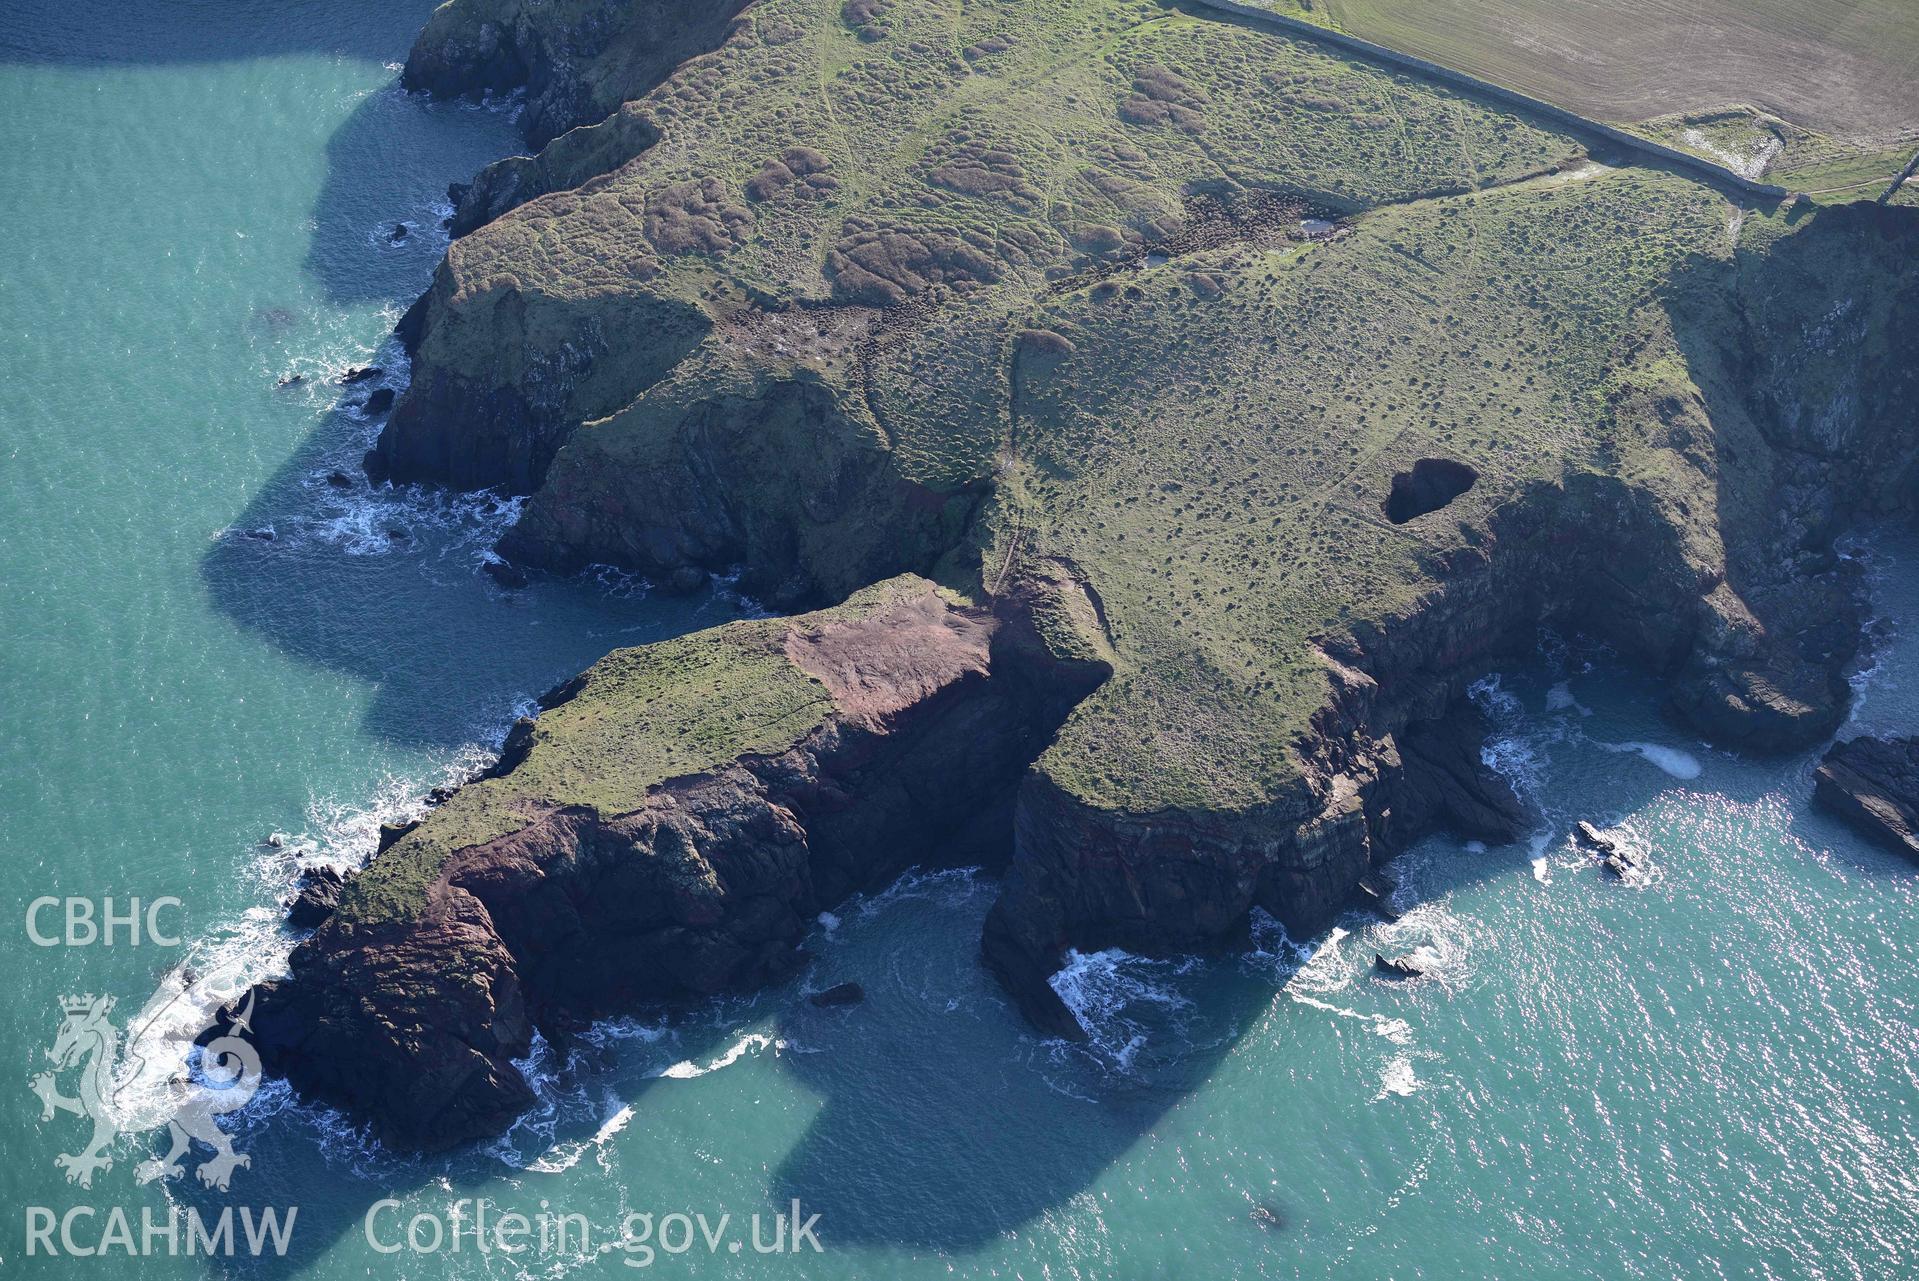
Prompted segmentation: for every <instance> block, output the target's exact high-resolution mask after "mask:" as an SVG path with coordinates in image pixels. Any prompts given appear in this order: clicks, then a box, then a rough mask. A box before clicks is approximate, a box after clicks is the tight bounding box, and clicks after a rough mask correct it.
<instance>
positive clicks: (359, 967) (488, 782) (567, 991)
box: [256, 579, 1103, 1148]
mask: <svg viewBox="0 0 1919 1281" xmlns="http://www.w3.org/2000/svg"><path fill="white" fill-rule="evenodd" d="M729 672H730V673H733V674H735V675H739V674H741V673H750V675H749V676H747V677H746V679H748V680H749V681H750V683H749V684H747V685H743V686H742V687H740V688H739V689H737V690H732V691H729V688H728V686H729V681H728V673H729ZM1102 675H1103V671H1102V669H1101V668H1099V667H1098V665H1097V664H1090V665H1089V664H1081V663H1075V662H1073V661H1072V660H1070V659H1061V658H1059V657H1057V656H1054V655H1051V654H1049V653H1048V652H1047V650H1046V649H1045V647H1044V646H1043V645H1040V644H1039V643H1038V642H1037V639H1036V637H1035V635H1034V633H1033V632H1032V631H1031V629H1030V627H1029V626H1026V625H1025V624H1023V622H1022V621H1021V620H1020V619H1019V618H1017V617H1002V616H999V615H996V614H995V613H993V612H991V611H988V610H984V609H978V608H973V607H968V606H964V605H960V604H957V603H955V602H954V601H953V600H951V599H950V598H949V597H947V596H945V595H943V594H942V593H940V592H938V591H937V590H936V589H934V588H933V587H932V585H931V584H929V583H926V582H924V581H923V580H917V579H899V580H895V581H893V582H890V583H887V584H884V585H882V586H881V587H880V588H877V589H872V590H869V591H867V592H865V593H862V594H861V595H860V596H859V597H857V598H856V599H855V600H854V601H852V602H849V603H848V605H846V606H842V607H840V608H839V609H836V610H833V611H828V612H826V613H822V614H817V615H807V616H802V617H799V618H795V619H791V620H769V621H767V622H761V623H748V624H735V625H733V626H732V627H731V628H727V629H721V630H720V631H719V632H716V633H709V634H706V635H705V636H704V637H703V638H696V639H695V641H693V642H689V643H687V644H683V645H680V646H678V647H677V648H676V649H673V650H669V651H660V650H657V649H649V650H637V651H623V652H622V653H620V654H616V655H614V656H612V657H611V658H609V659H607V660H605V661H603V662H602V663H601V664H600V665H598V666H596V667H595V668H594V669H593V670H592V671H590V672H589V673H587V674H586V676H585V677H584V678H583V679H582V680H580V681H578V682H575V684H574V686H572V687H569V688H568V689H566V690H563V691H561V692H560V693H559V694H558V695H557V696H555V697H553V698H551V699H549V700H548V701H549V703H550V704H551V706H550V707H549V708H548V709H547V710H546V712H545V713H544V714H543V715H542V717H541V721H540V723H539V725H538V726H537V727H535V728H532V729H530V730H529V731H528V732H526V733H525V734H523V735H522V736H521V741H520V743H519V744H518V745H517V750H516V751H515V752H514V753H513V754H512V757H511V758H509V760H508V761H507V762H505V764H506V765H507V766H508V768H505V769H503V770H501V771H499V772H497V773H496V774H495V776H493V777H491V778H488V779H484V780H481V781H479V782H476V783H472V784H469V785H468V786H467V787H465V788H462V789H461V790H460V791H459V792H457V793H455V794H454V796H453V797H452V799H451V800H449V801H448V802H447V804H446V805H445V806H443V807H442V808H441V809H439V810H437V811H435V812H434V813H433V814H432V815H430V816H429V817H428V818H427V819H426V820H425V822H424V823H422V824H421V825H420V827H419V828H417V829H415V830H413V831H412V832H410V833H408V834H407V835H406V836H404V837H402V838H401V839H400V840H399V841H398V842H397V843H396V844H395V845H394V846H393V847H392V848H391V849H389V850H387V851H385V852H383V853H382V854H381V855H379V856H378V857H377V858H376V859H375V861H374V862H373V863H372V864H370V865H369V867H368V868H367V869H366V870H364V871H363V872H361V873H360V874H358V875H357V876H356V877H354V878H353V879H352V880H351V881H350V882H349V884H348V888H347V893H346V895H345V898H344V900H343V901H342V903H341V906H340V908H339V910H338V911H337V912H336V913H335V914H334V916H333V917H332V918H331V919H330V920H328V921H327V923H326V924H325V925H323V926H322V927H321V928H320V929H319V930H318V931H317V932H316V933H315V934H314V935H313V936H312V937H311V938H310V939H308V940H307V941H306V942H305V943H303V944H301V945H300V947H299V948H298V949H296V950H295V952H294V954H293V958H292V973H291V975H290V977H288V978H287V979H284V980H281V981H279V982H276V983H271V984H267V985H265V986H263V987H262V988H261V989H260V992H259V1001H258V1011H257V1014H256V1028H257V1040H256V1043H257V1044H259V1045H260V1047H261V1052H262V1055H263V1057H264V1059H265V1061H266V1063H267V1065H268V1067H269V1069H270V1070H272V1071H275V1072H278V1073H281V1074H284V1075H285V1076H286V1077H287V1078H288V1079H290V1080H291V1081H292V1082H293V1083H294V1084H295V1085H296V1086H297V1087H299V1088H300V1089H301V1090H303V1091H305V1092H308V1093H310V1094H312V1095H314V1096H315V1097H318V1098H322V1099H325V1100H328V1101H330V1102H334V1103H338V1104H341V1105H343V1106H347V1107H349V1108H352V1109H353V1110H354V1111H355V1112H356V1114H358V1115H362V1116H365V1117H367V1118H369V1119H370V1120H371V1121H372V1122H373V1124H374V1126H375V1128H376V1130H377V1132H378V1133H379V1134H380V1135H381V1137H382V1138H383V1139H385V1140H387V1141H389V1142H393V1143H396V1144H400V1145H403V1146H407V1147H416V1148H418V1147H426V1148H434V1147H444V1146H447V1145H449V1144H452V1143H457V1142H459V1141H461V1140H463V1139H468V1138H473V1137H478V1136H482V1135H487V1134H491V1133H495V1132H497V1131H498V1130H500V1129H501V1128H503V1127H504V1126H505V1125H506V1124H507V1122H508V1121H510V1119H511V1118H512V1117H513V1116H515V1115H517V1113H518V1112H519V1111H521V1110H523V1109H524V1108H525V1107H526V1106H527V1105H528V1103H529V1102H530V1100H531V1095H530V1092H529V1090H528V1087H527V1084H526V1082H525V1080H524V1078H523V1077H522V1076H521V1075H520V1073H519V1071H518V1070H517V1069H516V1068H515V1067H514V1066H513V1063H512V1060H513V1059H514V1058H516V1057H522V1056H524V1055H525V1054H526V1053H527V1050H528V1047H529V1044H530V1037H531V1034H532V1031H533V1029H534V1028H535V1027H546V1028H548V1029H549V1030H552V1029H556V1028H563V1027H565V1026H567V1025H569V1024H571V1023H573V1022H576V1021H578V1020H582V1019H586V1018H591V1017H593V1016H595V1015H599V1014H605V1013H608V1012H611V1011H616V1010H627V1009H631V1008H633V1007H634V1006H635V1005H636V1004H639V1003H642V1002H648V1001H661V1000H671V999H675V998H688V997H697V996H706V995H710V994H713V993H716V992H721V991H726V990H738V989H747V988H752V987H756V986H759V985H762V984H764V983H767V982H769V981H772V980H774V979H776V978H778V977H780V976H782V975H784V974H786V973H788V972H790V971H791V970H792V969H793V968H794V967H795V966H796V965H797V964H798V963H799V962H800V960H801V959H802V958H801V955H800V953H799V952H798V950H797V944H798V943H799V941H800V938H801V936H802V935H803V934H804V933H805V931H806V929H807V928H808V926H809V924H810V922H811V921H812V919H813V918H814V916H815V915H817V913H818V912H819V911H820V910H821V909H822V908H823V907H826V906H828V905H830V904H833V903H836V902H838V901H839V900H841V899H843V898H844V897H846V896H847V895H848V894H850V893H852V892H853V891H855V890H858V889H862V888H872V887H876V886H879V885H883V884H885V883H886V882H887V881H889V880H891V879H892V878H894V877H896V876H897V875H898V874H899V873H900V872H901V871H902V870H904V869H905V868H906V867H908V866H911V865H913V864H922V865H926V864H932V865H938V864H940V863H942V862H945V861H949V860H958V861H962V862H966V863H977V862H981V861H985V862H989V863H993V862H1003V861H1004V859H1005V858H1006V857H1007V856H1008V854H1009V852H1010V848H1011V839H1010V807H1009V806H1008V804H1007V801H1008V799H1009V798H1010V797H1011V795H1012V791H1013V786H1014V782H1015V780H1016V779H1017V778H1018V777H1019V775H1020V772H1021V771H1022V770H1023V769H1024V767H1025V765H1026V763H1027V762H1028V761H1029V760H1031V759H1032V757H1033V756H1034V755H1036V754H1037V753H1038V752H1039V750H1040V748H1041V747H1042V746H1043V745H1044V744H1045V742H1046V740H1047V738H1048V737H1049V736H1050V734H1051V733H1052V730H1053V728H1054V727H1055V726H1056V725H1057V724H1058V721H1059V719H1060V717H1062V716H1063V715H1064V714H1065V711H1066V709H1067V708H1068V707H1069V706H1071V704H1072V703H1073V702H1074V701H1075V700H1076V699H1077V698H1079V697H1080V696H1081V695H1083V693H1084V692H1085V689H1086V688H1087V687H1088V686H1089V685H1091V684H1093V683H1096V682H1097V681H1098V680H1099V679H1101V677H1102ZM769 689H772V690H774V691H776V692H775V693H774V694H773V695H771V696H769V694H768V690H769ZM694 703H697V704H698V706H699V710H697V711H695V710H694V709H693V707H692V704H694ZM682 704H684V705H685V706H683V707H682V708H681V710H680V711H678V712H673V713H670V714H662V710H661V709H662V707H663V706H666V705H674V706H680V705H682ZM689 718H692V719H697V725H696V727H695V732H694V733H693V734H692V735H691V736H690V738H689V736H687V735H685V734H682V733H680V732H679V731H680V730H684V729H686V728H687V725H688V723H689ZM768 726H771V727H772V728H771V729H769V728H768ZM582 735H587V736H591V738H592V740H593V742H592V743H591V744H590V745H589V746H587V747H585V748H584V749H583V748H582V744H581V742H580V736H582ZM649 744H651V746H648V745H649ZM742 746H745V747H749V748H751V749H753V750H744V751H740V750H737V749H739V748H740V747H742Z"/></svg>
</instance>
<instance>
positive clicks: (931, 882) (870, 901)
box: [835, 867, 989, 920]
mask: <svg viewBox="0 0 1919 1281" xmlns="http://www.w3.org/2000/svg"><path fill="white" fill-rule="evenodd" d="M988 888H989V887H988V886H986V885H985V884H984V883H983V882H982V881H981V880H980V869H979V868H977V867H949V868H942V869H940V870H938V871H932V872H917V871H916V872H906V873H904V874H902V875H901V877H900V878H899V879H898V880H897V881H894V882H893V883H892V884H891V885H889V886H887V887H886V888H885V889H883V890H881V891H880V892H879V893H877V894H866V895H861V896H860V897H859V898H857V899H855V900H854V901H853V902H852V903H850V904H848V906H849V907H852V908H853V910H854V911H856V912H858V913H859V915H860V919H862V920H866V919H869V918H871V917H873V916H874V915H876V914H878V913H880V912H883V911H885V910H886V909H887V908H889V907H891V906H892V905H893V904H895V903H900V902H904V901H905V900H907V899H928V900H931V901H933V902H936V903H944V904H948V905H950V906H952V907H956V908H957V907H960V906H962V905H963V904H965V903H966V901H967V900H968V899H970V898H972V897H973V896H974V895H976V894H980V893H982V892H984V891H985V890H987V889H988ZM844 915H845V913H844V911H842V913H841V916H840V917H836V918H835V919H836V920H838V919H842V918H843V917H844Z"/></svg>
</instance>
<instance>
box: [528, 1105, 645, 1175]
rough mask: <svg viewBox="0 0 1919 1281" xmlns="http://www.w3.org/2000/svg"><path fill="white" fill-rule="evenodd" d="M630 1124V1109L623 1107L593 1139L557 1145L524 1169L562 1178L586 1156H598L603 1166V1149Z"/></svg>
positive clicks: (614, 1112)
mask: <svg viewBox="0 0 1919 1281" xmlns="http://www.w3.org/2000/svg"><path fill="white" fill-rule="evenodd" d="M632 1120H633V1107H632V1105H631V1104H624V1105H622V1106H620V1107H618V1108H616V1109H614V1111H613V1112H612V1113H611V1114H610V1115H609V1116H608V1117H607V1118H606V1120H604V1121H602V1122H600V1128H599V1129H597V1130H595V1131H594V1132H593V1137H592V1138H589V1139H582V1140H578V1141H575V1142H569V1143H558V1144H555V1145H554V1146H553V1147H551V1148H548V1149H547V1150H546V1151H545V1152H544V1153H542V1154H541V1155H540V1156H538V1157H536V1158H534V1159H533V1160H532V1161H530V1162H528V1163H527V1166H526V1168H527V1169H529V1170H532V1171H534V1172H535V1173H537V1174H564V1173H566V1172H567V1171H568V1170H570V1169H572V1168H573V1167H574V1166H576V1165H578V1164H579V1163H580V1160H581V1158H582V1157H584V1156H585V1155H586V1154H587V1153H588V1152H592V1153H595V1154H597V1156H598V1157H599V1159H600V1162H601V1164H602V1165H604V1164H605V1163H606V1145H607V1144H608V1143H610V1142H612V1141H613V1139H614V1138H615V1136H617V1135H618V1134H619V1133H620V1132H621V1131H623V1130H625V1129H626V1127H627V1126H628V1125H629V1124H630V1123H631V1122H632Z"/></svg>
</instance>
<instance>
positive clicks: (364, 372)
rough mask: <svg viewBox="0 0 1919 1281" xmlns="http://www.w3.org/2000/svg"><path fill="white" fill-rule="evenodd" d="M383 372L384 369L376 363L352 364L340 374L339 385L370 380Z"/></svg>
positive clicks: (344, 385)
mask: <svg viewBox="0 0 1919 1281" xmlns="http://www.w3.org/2000/svg"><path fill="white" fill-rule="evenodd" d="M385 372H386V370H384V369H382V368H381V367H380V366H378V365H365V366H361V365H354V366H352V367H350V368H348V370H347V371H346V372H345V373H344V374H341V375H340V385H341V386H342V387H351V386H353V385H354V384H356V383H364V382H372V381H373V380H374V379H375V378H378V377H379V376H380V375H382V374H384V373H385Z"/></svg>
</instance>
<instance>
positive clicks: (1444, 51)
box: [1317, 0, 1919, 144]
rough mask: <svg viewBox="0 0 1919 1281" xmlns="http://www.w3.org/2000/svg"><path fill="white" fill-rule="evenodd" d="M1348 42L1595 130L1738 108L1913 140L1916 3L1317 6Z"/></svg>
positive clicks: (1401, 1)
mask: <svg viewBox="0 0 1919 1281" xmlns="http://www.w3.org/2000/svg"><path fill="white" fill-rule="evenodd" d="M1317 5H1318V7H1319V8H1320V9H1321V10H1322V12H1324V11H1330V13H1331V16H1332V17H1333V19H1334V20H1335V21H1336V22H1337V23H1338V24H1339V25H1340V26H1341V27H1343V28H1344V29H1345V30H1347V31H1349V32H1351V33H1352V34H1354V35H1356V36H1362V37H1364V38H1366V39H1368V40H1373V41H1377V42H1378V43H1380V44H1384V45H1389V46H1391V47H1393V48H1395V49H1400V50H1404V51H1405V52H1407V53H1411V54H1414V55H1416V56H1418V57H1423V58H1427V59H1429V60H1431V61H1433V62H1438V63H1442V64H1444V65H1446V66H1450V67H1456V68H1458V69H1459V70H1462V71H1467V72H1471V73H1472V74H1474V75H1477V76H1481V77H1484V78H1485V79H1488V80H1491V81H1493V82H1494V83H1496V84H1502V85H1505V86H1507V87H1509V88H1512V89H1518V90H1520V91H1522V92H1525V93H1529V94H1532V95H1534V96H1536V97H1540V98H1544V99H1546V100H1547V101H1549V102H1555V103H1558V104H1559V105H1561V106H1564V107H1567V108H1569V109H1571V110H1574V111H1577V112H1580V113H1581V114H1583V115H1588V116H1592V117H1595V118H1597V119H1601V120H1610V121H1615V122H1621V123H1630V122H1635V121H1640V120H1648V119H1651V118H1653V117H1655V116H1664V115H1671V114H1675V113H1682V112H1693V111H1703V110H1709V109H1712V108H1715V107H1721V106H1725V105H1727V104H1730V103H1746V104H1750V105H1752V106H1755V107H1759V108H1761V109H1762V110H1765V111H1768V112H1771V113H1773V114H1775V115H1778V116H1782V117H1784V118H1785V119H1787V120H1790V121H1792V122H1794V123H1795V124H1799V125H1803V126H1805V127H1806V128H1809V129H1816V130H1818V131H1820V132H1822V133H1826V134H1831V135H1833V136H1835V137H1840V138H1844V139H1847V140H1849V141H1853V142H1859V143H1881V144H1890V143H1893V142H1897V141H1899V140H1901V139H1905V138H1909V137H1911V136H1912V135H1913V133H1914V131H1915V129H1919V0H1317Z"/></svg>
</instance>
